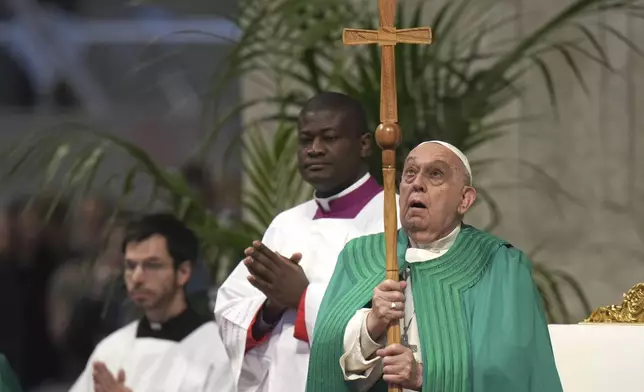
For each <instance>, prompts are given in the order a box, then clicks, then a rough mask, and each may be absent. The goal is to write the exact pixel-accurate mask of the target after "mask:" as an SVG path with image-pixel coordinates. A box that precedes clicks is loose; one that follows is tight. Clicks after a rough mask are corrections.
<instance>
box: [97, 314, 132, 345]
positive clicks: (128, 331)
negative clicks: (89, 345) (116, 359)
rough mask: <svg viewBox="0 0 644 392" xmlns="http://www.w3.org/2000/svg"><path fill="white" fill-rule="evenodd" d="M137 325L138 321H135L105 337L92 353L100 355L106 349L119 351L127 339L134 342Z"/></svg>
mask: <svg viewBox="0 0 644 392" xmlns="http://www.w3.org/2000/svg"><path fill="white" fill-rule="evenodd" d="M138 325H139V321H138V320H136V321H133V322H131V323H129V324H128V325H126V326H124V327H121V328H119V329H117V330H116V331H114V332H112V333H111V334H109V335H107V336H106V337H105V338H103V340H101V341H100V342H99V343H98V344H97V345H96V349H95V350H94V352H95V353H101V352H103V351H105V350H107V349H117V350H118V349H121V348H122V345H123V344H125V343H126V342H127V340H128V339H132V340H134V339H135V338H136V329H137V327H138Z"/></svg>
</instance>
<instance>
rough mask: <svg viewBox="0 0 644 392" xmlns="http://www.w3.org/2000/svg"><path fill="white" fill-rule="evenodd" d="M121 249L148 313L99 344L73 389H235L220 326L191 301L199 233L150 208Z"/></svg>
mask: <svg viewBox="0 0 644 392" xmlns="http://www.w3.org/2000/svg"><path fill="white" fill-rule="evenodd" d="M123 250H124V254H125V255H124V259H125V272H124V278H125V283H126V286H127V290H128V293H129V295H130V298H131V299H132V300H133V302H134V303H135V304H137V305H138V306H140V307H141V308H142V309H143V311H144V314H145V316H144V317H143V318H142V319H140V320H138V321H136V322H133V323H131V324H129V325H127V326H125V327H123V328H121V329H119V330H118V331H116V332H114V333H112V334H111V335H109V336H108V337H107V338H105V339H104V340H102V341H101V342H100V343H99V344H98V345H97V347H96V348H95V350H94V352H93V353H92V355H91V357H90V359H89V361H88V363H87V366H86V368H85V370H84V371H83V373H82V374H81V376H80V377H79V378H78V380H77V381H76V383H75V384H74V386H73V387H72V389H71V392H124V391H134V392H153V391H154V392H156V391H158V392H161V391H163V392H203V391H221V392H234V391H235V390H236V384H235V379H234V378H233V377H232V376H231V371H230V365H229V361H228V356H227V354H226V349H225V347H224V345H223V343H222V341H221V337H220V334H219V328H218V327H217V325H216V324H215V322H214V321H213V320H212V318H207V317H203V316H201V315H199V314H198V313H197V312H196V311H195V310H193V309H191V308H190V307H189V306H188V303H187V301H186V296H185V292H184V289H185V285H186V284H187V282H188V280H189V279H190V275H191V273H192V266H193V264H194V260H196V259H197V255H198V250H199V243H198V240H197V238H196V237H195V235H194V233H193V232H192V231H190V230H189V229H188V228H186V227H185V226H184V225H183V223H181V222H180V221H179V220H177V219H176V218H175V217H173V216H171V215H166V214H155V215H148V216H145V217H143V218H142V219H140V220H137V221H134V222H131V223H130V224H128V226H127V228H126V232H125V239H124V241H123Z"/></svg>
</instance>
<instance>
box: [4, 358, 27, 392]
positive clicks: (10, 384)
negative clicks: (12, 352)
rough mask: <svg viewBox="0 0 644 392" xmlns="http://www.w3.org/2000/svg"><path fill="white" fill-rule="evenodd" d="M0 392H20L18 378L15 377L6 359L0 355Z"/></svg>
mask: <svg viewBox="0 0 644 392" xmlns="http://www.w3.org/2000/svg"><path fill="white" fill-rule="evenodd" d="M0 391H2V392H22V388H21V387H20V382H19V381H18V377H16V375H15V373H14V372H13V369H11V365H10V364H9V361H7V358H6V357H5V356H4V355H2V354H0Z"/></svg>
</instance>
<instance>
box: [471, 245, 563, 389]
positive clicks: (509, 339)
mask: <svg viewBox="0 0 644 392" xmlns="http://www.w3.org/2000/svg"><path fill="white" fill-rule="evenodd" d="M463 302H464V305H465V313H466V315H467V319H468V320H470V334H471V337H470V342H471V343H470V344H471V350H470V352H471V354H472V391H473V392H561V391H562V387H561V383H560V380H559V374H558V373H557V368H556V366H555V360H554V355H553V352H552V345H551V343H550V334H549V333H548V324H547V321H546V316H545V312H544V311H543V307H542V300H541V297H540V295H539V292H538V290H537V288H536V286H535V284H534V281H533V279H532V266H531V264H530V262H529V261H528V260H527V258H526V256H525V255H524V254H523V252H521V251H519V250H517V249H515V248H508V247H501V248H500V249H499V250H498V251H497V252H496V254H495V255H494V258H493V259H492V261H491V262H490V265H489V270H488V271H487V272H486V273H485V274H484V275H483V277H482V278H481V280H480V281H479V282H478V283H477V284H476V285H475V286H474V287H472V288H471V289H470V290H467V291H466V292H464V295H463Z"/></svg>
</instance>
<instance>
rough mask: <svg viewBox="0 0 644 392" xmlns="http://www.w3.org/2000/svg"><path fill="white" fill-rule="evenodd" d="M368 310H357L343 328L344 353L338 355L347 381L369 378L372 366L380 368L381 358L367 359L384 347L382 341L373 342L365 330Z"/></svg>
mask: <svg viewBox="0 0 644 392" xmlns="http://www.w3.org/2000/svg"><path fill="white" fill-rule="evenodd" d="M370 311H371V310H370V309H360V310H358V311H357V312H356V314H355V315H354V316H353V317H352V318H351V320H349V323H348V324H347V328H346V330H345V334H344V354H343V355H342V356H341V357H340V367H341V368H342V374H343V376H344V379H345V380H347V381H351V380H363V379H367V378H371V377H370V375H372V373H373V370H374V368H379V369H380V370H382V366H381V364H382V361H381V358H379V357H373V358H371V359H367V358H370V357H372V356H373V354H374V353H375V352H376V351H377V350H378V349H380V348H381V347H384V342H383V343H377V342H374V341H373V339H371V337H370V336H369V332H368V331H367V315H368V314H369V312H370ZM376 373H381V372H376ZM378 377H379V376H378Z"/></svg>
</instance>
